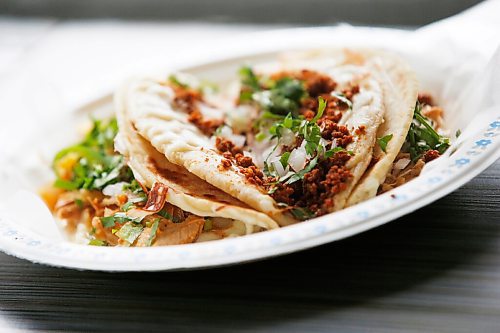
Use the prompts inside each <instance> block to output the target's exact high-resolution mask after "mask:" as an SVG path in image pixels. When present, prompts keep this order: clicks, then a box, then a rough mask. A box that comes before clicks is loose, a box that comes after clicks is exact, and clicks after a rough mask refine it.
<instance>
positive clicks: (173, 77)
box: [168, 74, 189, 88]
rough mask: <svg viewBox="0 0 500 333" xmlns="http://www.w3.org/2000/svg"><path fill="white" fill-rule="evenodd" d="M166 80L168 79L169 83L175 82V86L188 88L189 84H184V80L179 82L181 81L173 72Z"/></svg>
mask: <svg viewBox="0 0 500 333" xmlns="http://www.w3.org/2000/svg"><path fill="white" fill-rule="evenodd" d="M168 81H169V82H170V83H173V84H175V85H176V86H178V87H181V88H189V85H187V84H186V83H184V82H181V81H180V80H179V79H178V78H177V76H175V75H174V74H171V75H169V77H168Z"/></svg>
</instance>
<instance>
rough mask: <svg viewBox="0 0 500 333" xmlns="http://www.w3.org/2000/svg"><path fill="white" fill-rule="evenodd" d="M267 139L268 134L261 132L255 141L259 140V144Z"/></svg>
mask: <svg viewBox="0 0 500 333" xmlns="http://www.w3.org/2000/svg"><path fill="white" fill-rule="evenodd" d="M265 138H266V134H265V133H263V132H259V133H257V134H256V135H255V140H257V141H258V142H261V141H263V140H264V139H265Z"/></svg>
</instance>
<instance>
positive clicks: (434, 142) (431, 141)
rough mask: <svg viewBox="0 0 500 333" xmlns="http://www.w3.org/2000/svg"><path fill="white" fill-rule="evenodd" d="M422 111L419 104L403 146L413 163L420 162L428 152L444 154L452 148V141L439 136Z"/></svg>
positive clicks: (416, 106)
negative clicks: (434, 151) (433, 151)
mask: <svg viewBox="0 0 500 333" xmlns="http://www.w3.org/2000/svg"><path fill="white" fill-rule="evenodd" d="M421 111H422V107H421V105H420V103H418V102H417V104H416V105H415V110H414V112H413V121H412V123H411V125H410V129H409V131H408V134H407V135H406V141H405V143H404V145H403V148H404V150H405V151H408V152H409V153H410V156H411V159H412V160H413V161H416V160H418V159H419V158H420V157H421V156H422V155H423V154H424V153H425V152H426V151H428V150H437V151H438V152H439V153H440V154H443V153H444V152H445V151H446V150H447V149H448V147H449V146H450V140H449V139H448V138H446V137H443V136H441V135H439V134H438V133H437V132H436V131H435V130H434V128H433V127H432V126H431V125H430V124H429V120H428V119H427V118H426V117H425V116H424V115H422V113H421Z"/></svg>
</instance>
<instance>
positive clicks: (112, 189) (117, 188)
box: [102, 182, 127, 197]
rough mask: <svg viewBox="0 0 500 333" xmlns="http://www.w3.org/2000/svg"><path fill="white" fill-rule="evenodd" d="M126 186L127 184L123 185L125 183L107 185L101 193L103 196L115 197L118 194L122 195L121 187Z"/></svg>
mask: <svg viewBox="0 0 500 333" xmlns="http://www.w3.org/2000/svg"><path fill="white" fill-rule="evenodd" d="M126 184H127V183H125V182H119V183H116V184H111V185H107V186H106V187H105V188H103V189H102V193H103V194H104V195H107V196H110V197H113V196H116V195H118V194H122V193H123V185H126Z"/></svg>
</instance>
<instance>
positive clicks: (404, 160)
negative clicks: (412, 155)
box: [394, 158, 410, 170]
mask: <svg viewBox="0 0 500 333" xmlns="http://www.w3.org/2000/svg"><path fill="white" fill-rule="evenodd" d="M408 164H410V159H409V158H402V159H400V160H398V161H397V162H396V163H394V169H396V170H403V169H404V168H406V167H407V166H408Z"/></svg>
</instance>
